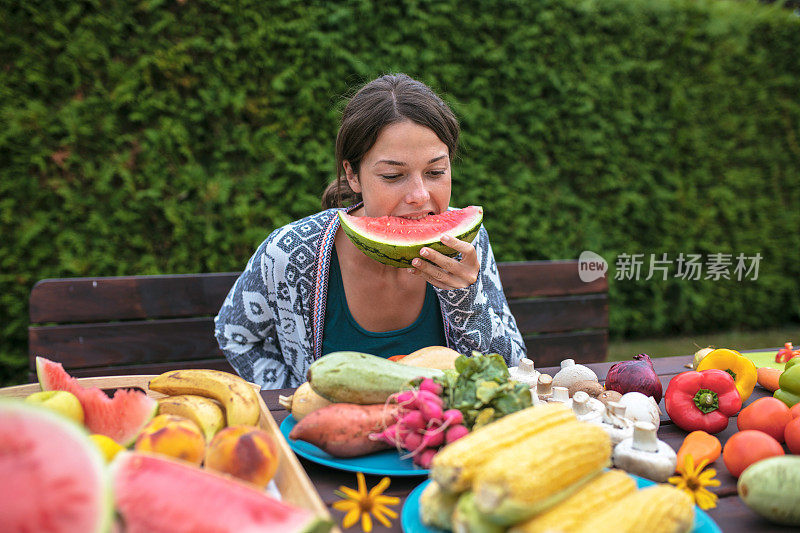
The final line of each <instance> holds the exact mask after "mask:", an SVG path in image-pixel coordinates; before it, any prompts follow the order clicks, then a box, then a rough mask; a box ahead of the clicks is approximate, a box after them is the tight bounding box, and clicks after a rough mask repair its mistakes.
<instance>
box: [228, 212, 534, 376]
mask: <svg viewBox="0 0 800 533" xmlns="http://www.w3.org/2000/svg"><path fill="white" fill-rule="evenodd" d="M356 207H357V206H353V208H352V209H355V208H356ZM336 212H337V209H328V210H325V211H321V212H319V213H316V214H314V215H311V216H308V217H306V218H303V219H301V220H298V221H296V222H292V223H291V224H288V225H286V226H284V227H282V228H279V229H277V230H275V231H273V232H272V233H271V234H270V235H269V236H268V237H267V238H266V239H265V240H264V242H263V243H261V245H260V246H259V247H258V249H257V250H256V252H255V254H253V256H252V257H251V258H250V260H249V261H248V263H247V268H246V269H245V270H244V272H242V274H241V276H239V279H237V280H236V283H234V285H233V287H232V288H231V290H230V292H229V293H228V296H227V298H225V302H224V303H223V304H222V308H221V309H220V311H219V314H218V315H217V317H216V318H215V319H214V323H215V334H216V337H217V340H218V342H219V345H220V348H221V349H222V351H223V352H224V353H225V357H227V359H228V361H230V363H231V365H232V366H233V368H234V369H235V370H236V372H238V373H239V375H240V376H242V377H243V378H244V379H246V380H248V381H252V382H253V383H257V384H258V385H260V386H261V388H263V389H276V388H286V387H297V386H298V385H300V384H301V383H303V382H304V381H306V371H307V370H308V367H309V365H310V364H311V363H312V362H313V361H314V360H315V359H317V358H318V357H320V356H321V355H322V353H321V352H322V333H323V326H324V320H325V303H326V300H327V290H328V270H329V266H330V259H331V252H332V250H333V237H334V235H335V234H336V230H337V229H338V228H339V217H338V216H336ZM473 246H475V247H476V249H477V250H478V256H479V258H480V263H481V268H480V273H479V275H478V280H477V281H476V282H475V283H473V284H472V285H470V286H469V287H467V288H464V289H452V290H445V289H438V288H435V289H436V293H437V295H438V297H439V307H440V308H441V311H442V318H443V322H444V328H445V337H446V338H447V345H448V346H449V347H450V348H453V349H454V350H456V351H458V352H459V353H465V354H469V353H472V350H477V351H479V352H481V353H499V354H501V355H502V356H503V358H504V359H505V360H506V363H508V365H509V366H512V365H516V364H517V363H518V362H519V360H520V358H522V357H524V356H525V345H524V344H523V342H522V336H521V335H520V333H519V330H518V329H517V324H516V321H515V320H514V317H513V316H512V315H511V312H510V310H509V308H508V303H507V302H506V298H505V295H504V294H503V288H502V286H501V284H500V278H499V276H498V273H497V264H496V263H495V260H494V255H493V254H492V248H491V246H490V244H489V236H488V234H487V233H486V229H484V228H483V227H481V229H480V232H479V233H478V237H477V238H476V239H475V242H474V243H473Z"/></svg>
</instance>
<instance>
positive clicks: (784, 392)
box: [773, 358, 800, 407]
mask: <svg viewBox="0 0 800 533" xmlns="http://www.w3.org/2000/svg"><path fill="white" fill-rule="evenodd" d="M795 359H796V358H795ZM778 386H779V387H780V388H779V389H778V390H776V391H775V394H773V396H775V397H776V398H777V399H779V400H780V401H782V402H783V403H785V404H786V405H788V406H789V407H791V406H793V405H794V404H796V403H800V364H793V365H788V364H787V365H786V370H784V371H783V373H782V374H781V377H780V378H778Z"/></svg>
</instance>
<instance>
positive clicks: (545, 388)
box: [536, 372, 553, 401]
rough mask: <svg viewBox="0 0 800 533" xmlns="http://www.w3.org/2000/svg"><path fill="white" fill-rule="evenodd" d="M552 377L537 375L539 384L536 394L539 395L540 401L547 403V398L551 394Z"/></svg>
mask: <svg viewBox="0 0 800 533" xmlns="http://www.w3.org/2000/svg"><path fill="white" fill-rule="evenodd" d="M552 385H553V376H551V375H550V374H545V373H544V372H542V373H541V374H539V383H538V386H537V388H536V393H537V394H538V395H539V399H540V400H542V401H547V399H548V398H550V396H551V395H552V394H553V388H552Z"/></svg>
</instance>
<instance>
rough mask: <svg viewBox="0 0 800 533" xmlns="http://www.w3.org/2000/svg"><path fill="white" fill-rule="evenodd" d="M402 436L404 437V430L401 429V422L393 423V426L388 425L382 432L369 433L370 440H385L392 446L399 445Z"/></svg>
mask: <svg viewBox="0 0 800 533" xmlns="http://www.w3.org/2000/svg"><path fill="white" fill-rule="evenodd" d="M401 437H402V432H401V430H400V426H399V424H392V425H391V426H389V427H387V428H386V429H384V430H383V431H381V432H380V433H370V434H369V439H370V440H379V441H383V442H385V443H386V444H388V445H390V446H397V445H398V443H399V441H400V440H401Z"/></svg>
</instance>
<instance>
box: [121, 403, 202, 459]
mask: <svg viewBox="0 0 800 533" xmlns="http://www.w3.org/2000/svg"><path fill="white" fill-rule="evenodd" d="M134 447H135V449H136V451H140V452H153V453H159V454H162V455H167V456H169V457H175V458H177V459H183V460H184V461H188V462H190V463H194V464H196V465H199V464H200V463H202V462H203V456H204V455H205V448H206V439H205V437H203V432H202V431H201V430H200V428H199V427H198V426H197V424H195V423H194V422H192V421H191V420H189V419H188V418H184V417H182V416H176V415H158V416H157V417H155V418H153V419H152V420H151V421H150V423H149V424H147V425H146V426H145V427H144V429H143V430H142V432H141V433H140V434H139V437H138V438H137V439H136V445H135V446H134Z"/></svg>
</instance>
